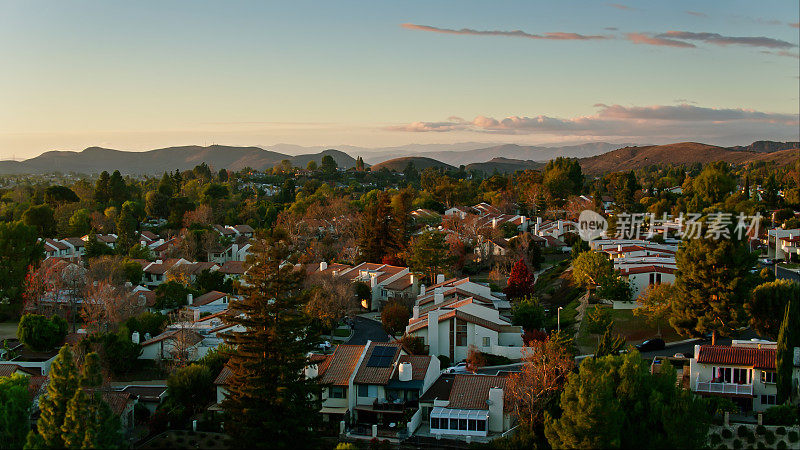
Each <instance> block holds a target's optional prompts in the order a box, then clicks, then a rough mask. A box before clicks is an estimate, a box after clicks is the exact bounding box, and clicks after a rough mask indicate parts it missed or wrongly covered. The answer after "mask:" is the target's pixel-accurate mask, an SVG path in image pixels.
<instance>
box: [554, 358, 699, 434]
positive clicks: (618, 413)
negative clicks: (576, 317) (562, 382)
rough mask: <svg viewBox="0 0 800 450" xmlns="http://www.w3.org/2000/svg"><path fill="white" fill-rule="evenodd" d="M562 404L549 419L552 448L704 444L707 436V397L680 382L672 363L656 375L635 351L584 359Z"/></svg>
mask: <svg viewBox="0 0 800 450" xmlns="http://www.w3.org/2000/svg"><path fill="white" fill-rule="evenodd" d="M561 408H562V410H563V412H562V414H561V416H560V417H559V418H554V417H552V416H550V415H549V414H548V417H547V419H546V423H545V434H546V436H547V439H548V441H549V442H550V445H551V446H552V447H553V448H623V449H640V448H652V449H661V448H664V449H671V448H701V447H704V446H705V445H706V440H707V439H708V435H707V434H708V427H709V422H710V417H709V414H708V412H707V411H708V407H707V405H706V401H705V400H703V399H702V398H700V397H696V396H695V395H694V393H692V392H691V391H688V390H684V389H682V388H680V387H678V386H676V384H675V369H674V368H673V367H672V365H671V364H665V365H664V367H662V369H661V371H660V372H658V373H656V374H651V373H650V370H649V365H648V364H647V363H646V362H645V361H644V360H643V359H642V358H641V357H640V356H639V353H638V352H636V351H635V350H634V351H632V352H630V353H627V354H624V355H620V356H605V357H602V358H587V359H585V360H584V361H583V363H582V364H581V366H580V369H579V371H578V373H573V374H571V375H570V376H569V380H568V382H567V385H566V388H565V389H564V392H563V393H562V394H561Z"/></svg>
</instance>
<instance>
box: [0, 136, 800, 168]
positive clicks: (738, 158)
mask: <svg viewBox="0 0 800 450" xmlns="http://www.w3.org/2000/svg"><path fill="white" fill-rule="evenodd" d="M474 145H477V143H463V144H441V145H440V144H435V145H434V146H433V147H430V146H424V145H417V144H414V145H409V146H404V147H405V148H406V150H405V151H403V150H401V148H404V147H392V149H393V150H387V149H388V147H387V148H382V149H372V152H371V153H362V151H363V152H366V151H367V150H368V149H362V148H359V149H361V151H358V152H356V151H353V150H352V149H353V148H358V147H349V146H343V147H341V148H340V149H337V150H334V149H327V150H321V151H318V152H312V153H302V154H294V155H292V154H287V153H281V152H277V151H274V149H275V148H282V149H284V150H285V151H289V152H291V153H297V152H299V151H301V150H303V149H305V150H319V149H317V148H308V147H300V146H290V145H288V144H281V145H280V146H273V147H272V149H271V150H266V149H263V148H260V147H235V146H225V145H211V146H208V147H201V146H196V145H190V146H183V147H169V148H161V149H156V150H149V151H144V152H127V151H121V150H113V149H107V148H100V147H89V148H87V149H85V150H83V151H81V152H69V151H52V152H47V153H43V154H41V155H39V156H37V157H35V158H31V159H28V160H25V161H0V174H14V173H34V174H35V173H48V172H53V171H60V172H63V173H67V172H77V173H96V172H100V171H103V170H109V171H111V170H116V169H119V170H120V172H123V173H125V174H132V175H139V174H151V175H152V174H158V173H161V172H163V171H165V170H175V169H180V170H187V169H191V168H193V167H194V166H196V165H198V164H200V163H202V162H205V163H206V164H208V165H209V166H211V167H212V168H214V169H215V170H219V169H221V168H227V169H231V170H239V169H242V168H244V167H252V168H253V169H257V170H264V169H268V168H271V167H274V166H275V165H277V164H280V163H281V161H283V160H289V162H291V163H292V165H294V166H296V167H306V165H307V164H308V162H309V161H312V160H314V161H316V162H317V164H320V162H321V160H322V157H323V156H325V155H330V156H332V157H333V158H334V160H335V161H336V163H337V164H338V165H339V167H343V168H351V167H354V166H355V163H356V160H355V159H354V156H359V155H362V154H363V155H364V156H363V157H364V159H365V161H366V162H367V163H370V162H371V163H373V170H376V169H380V168H382V167H385V168H387V169H389V170H395V171H398V172H399V171H403V170H404V169H405V168H406V166H407V165H408V163H409V162H413V163H414V165H415V167H416V168H417V170H423V169H425V168H426V167H442V168H446V169H450V168H455V167H458V166H460V165H465V166H466V168H467V169H468V170H479V171H483V172H485V173H493V172H494V171H498V172H513V171H516V170H524V169H536V168H540V167H541V166H542V165H543V163H545V162H546V161H548V160H550V159H554V158H556V157H558V156H564V157H570V158H579V160H580V163H581V166H582V167H583V170H584V172H585V173H589V174H600V173H604V172H613V171H619V170H629V169H637V168H641V167H645V166H648V165H653V164H693V163H708V162H713V161H727V162H731V163H737V164H742V163H746V162H751V161H775V162H777V163H778V164H781V165H783V164H788V163H791V162H793V161H795V160H797V159H798V158H800V150H798V148H800V143H798V142H773V141H758V142H754V143H752V144H750V145H748V146H737V147H731V148H726V147H717V146H714V145H707V144H701V143H697V142H681V143H676V144H668V145H647V146H630V145H628V146H624V145H623V146H622V148H620V147H621V145H620V144H609V143H605V142H596V143H589V144H580V145H570V146H562V147H537V146H520V145H515V144H504V145H492V146H489V147H483V148H471V147H472V146H474ZM484 145H485V144H484ZM454 148H465V149H464V150H454ZM420 149H427V150H428V151H423V152H420V151H419V150H420ZM343 150H344V151H343ZM348 151H349V152H350V154H348V153H347V152H348ZM390 151H391V152H392V153H391V154H390V156H388V157H387V156H386V155H385V156H383V157H379V156H378V155H379V154H385V152H390ZM398 155H399V156H400V157H398Z"/></svg>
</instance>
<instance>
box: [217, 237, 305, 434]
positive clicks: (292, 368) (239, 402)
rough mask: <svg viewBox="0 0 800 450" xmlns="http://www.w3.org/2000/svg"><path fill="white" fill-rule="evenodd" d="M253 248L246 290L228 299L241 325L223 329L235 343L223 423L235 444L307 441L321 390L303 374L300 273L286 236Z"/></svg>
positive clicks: (230, 317) (233, 317)
mask: <svg viewBox="0 0 800 450" xmlns="http://www.w3.org/2000/svg"><path fill="white" fill-rule="evenodd" d="M254 247H255V248H254V250H253V254H252V259H251V262H252V266H251V268H250V270H249V271H248V272H247V274H246V275H245V281H246V285H244V284H243V285H244V286H246V287H244V292H243V294H244V297H243V299H242V300H237V301H233V302H231V305H230V306H231V308H230V311H236V312H237V313H236V314H230V315H228V316H227V317H226V319H225V320H226V322H227V323H229V324H231V325H238V326H241V327H243V328H244V330H243V331H233V332H231V333H229V334H227V335H226V336H225V341H226V343H227V344H228V345H231V346H232V347H233V348H234V349H235V350H233V351H232V352H231V355H230V360H229V363H228V366H229V367H230V368H231V371H232V372H233V374H232V376H231V379H230V382H229V384H228V396H227V397H226V398H225V400H224V401H223V403H222V407H223V409H224V410H225V412H226V414H227V418H226V420H225V430H226V431H227V432H229V433H230V434H231V436H232V437H233V438H234V440H235V442H236V444H237V446H238V447H257V448H290V447H296V446H297V445H298V444H299V443H302V444H303V445H304V446H307V447H312V446H313V443H314V439H315V437H316V434H315V433H314V432H312V431H309V428H310V427H311V426H312V425H313V424H314V421H315V419H316V417H317V416H318V414H317V411H319V402H318V401H317V400H315V398H319V397H318V394H319V389H318V386H317V384H316V382H315V381H313V380H311V379H306V378H305V377H304V375H303V371H304V368H305V367H306V365H307V364H308V359H307V356H306V355H307V354H308V353H309V352H310V351H311V350H312V349H313V348H314V339H313V338H312V337H311V336H310V335H309V329H308V325H309V319H308V317H307V316H306V315H305V314H304V313H303V308H304V306H305V304H306V303H307V301H308V298H307V295H306V294H305V293H304V291H303V289H302V282H303V277H304V274H305V272H304V271H301V270H295V269H294V266H293V264H291V263H290V262H288V259H289V256H290V254H291V249H290V247H289V245H288V244H287V243H286V242H285V241H283V240H280V239H278V238H276V237H271V238H268V239H267V240H259V241H258V242H257V243H256V244H255V245H254ZM265 433H269V437H270V438H269V440H265V439H264V436H265Z"/></svg>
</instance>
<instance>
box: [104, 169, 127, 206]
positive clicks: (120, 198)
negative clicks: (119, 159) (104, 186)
mask: <svg viewBox="0 0 800 450" xmlns="http://www.w3.org/2000/svg"><path fill="white" fill-rule="evenodd" d="M108 185H109V189H110V194H111V197H110V200H111V202H112V203H114V204H115V205H122V203H124V202H125V200H127V199H128V187H127V186H126V185H125V180H124V179H123V178H122V174H120V173H119V170H115V171H114V173H112V174H111V178H109V180H108Z"/></svg>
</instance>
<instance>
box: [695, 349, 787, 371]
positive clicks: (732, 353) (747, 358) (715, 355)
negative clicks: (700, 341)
mask: <svg viewBox="0 0 800 450" xmlns="http://www.w3.org/2000/svg"><path fill="white" fill-rule="evenodd" d="M697 362H699V363H704V364H730V365H733V366H750V367H753V368H756V369H766V370H775V349H770V348H753V347H728V346H721V345H717V346H712V345H703V346H701V347H700V354H699V355H698V357H697Z"/></svg>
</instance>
